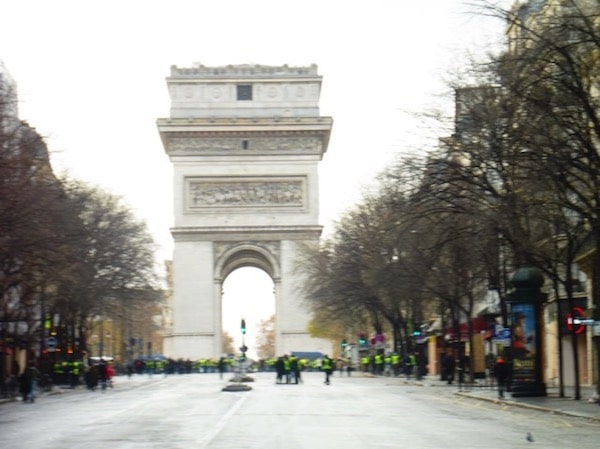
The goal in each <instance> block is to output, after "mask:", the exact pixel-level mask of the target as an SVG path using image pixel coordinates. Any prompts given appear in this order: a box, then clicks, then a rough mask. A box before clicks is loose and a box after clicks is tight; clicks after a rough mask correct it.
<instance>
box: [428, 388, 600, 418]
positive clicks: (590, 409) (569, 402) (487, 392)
mask: <svg viewBox="0 0 600 449" xmlns="http://www.w3.org/2000/svg"><path fill="white" fill-rule="evenodd" d="M430 384H431V385H433V384H436V385H437V384H439V385H440V386H442V385H447V384H446V383H445V382H441V381H432V382H431V383H430ZM447 386H449V385H447ZM449 387H451V386H449ZM455 388H458V387H455ZM594 391H595V388H594V387H588V386H585V387H581V391H580V393H581V399H579V400H575V399H573V398H574V388H573V387H565V393H564V394H565V397H562V398H561V397H560V396H559V389H558V388H548V390H547V396H541V397H517V398H514V397H512V395H511V394H510V393H505V394H504V399H498V392H497V390H496V389H495V388H492V387H489V386H472V387H470V388H463V389H459V390H458V391H456V393H455V394H456V395H459V396H463V397H468V398H471V399H478V400H482V401H489V402H494V403H497V404H503V405H510V406H515V407H524V408H530V409H534V410H539V411H544V412H548V413H554V414H560V415H567V416H575V417H579V418H587V419H592V420H595V421H598V422H600V404H599V403H598V402H591V401H590V398H592V395H593V394H594Z"/></svg>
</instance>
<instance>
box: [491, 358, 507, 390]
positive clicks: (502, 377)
mask: <svg viewBox="0 0 600 449" xmlns="http://www.w3.org/2000/svg"><path fill="white" fill-rule="evenodd" d="M509 376H510V372H509V367H508V364H507V363H506V362H505V361H504V359H503V358H502V357H501V356H498V357H496V363H494V377H495V378H496V383H497V384H498V398H499V399H502V398H504V391H505V390H506V386H507V384H508V378H509Z"/></svg>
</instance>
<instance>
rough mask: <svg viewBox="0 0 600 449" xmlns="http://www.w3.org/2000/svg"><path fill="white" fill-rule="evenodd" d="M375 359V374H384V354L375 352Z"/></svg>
mask: <svg viewBox="0 0 600 449" xmlns="http://www.w3.org/2000/svg"><path fill="white" fill-rule="evenodd" d="M373 361H374V364H375V374H379V375H381V374H383V356H382V355H381V354H379V353H377V354H375V357H374V359H373Z"/></svg>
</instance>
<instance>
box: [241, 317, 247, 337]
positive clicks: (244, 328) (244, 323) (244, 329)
mask: <svg viewBox="0 0 600 449" xmlns="http://www.w3.org/2000/svg"><path fill="white" fill-rule="evenodd" d="M241 329H242V334H245V333H246V320H245V319H243V318H242V325H241Z"/></svg>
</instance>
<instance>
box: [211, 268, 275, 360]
mask: <svg viewBox="0 0 600 449" xmlns="http://www.w3.org/2000/svg"><path fill="white" fill-rule="evenodd" d="M274 288H275V284H274V282H273V279H272V278H271V276H270V275H269V274H268V273H267V272H266V271H264V270H263V269H261V268H257V267H254V266H243V267H240V268H236V269H235V270H233V271H232V272H231V273H229V275H228V276H227V277H226V278H225V280H224V281H223V288H222V331H223V334H224V335H225V334H227V335H229V336H231V337H232V338H233V349H234V351H235V353H237V352H238V351H239V348H240V347H241V346H242V333H241V330H240V323H241V320H242V318H243V319H245V321H246V326H247V331H246V335H245V338H244V344H245V345H246V346H247V347H248V356H249V357H250V358H252V359H258V358H259V357H258V354H257V349H258V348H257V339H258V338H259V336H260V334H259V333H260V330H259V325H260V322H261V321H263V320H268V319H269V318H270V317H271V316H273V315H275V292H274Z"/></svg>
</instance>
